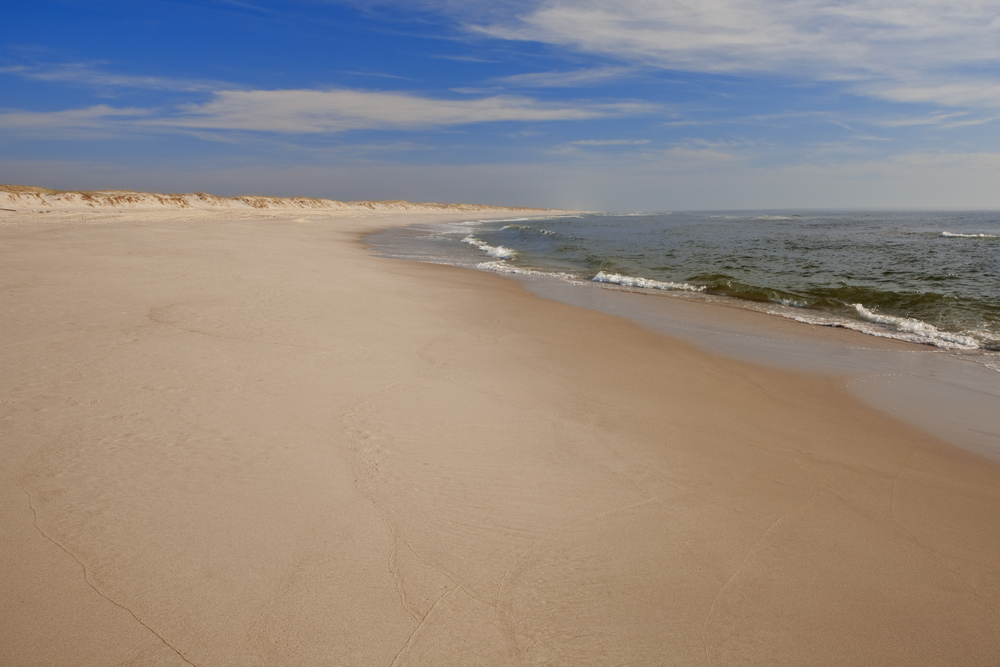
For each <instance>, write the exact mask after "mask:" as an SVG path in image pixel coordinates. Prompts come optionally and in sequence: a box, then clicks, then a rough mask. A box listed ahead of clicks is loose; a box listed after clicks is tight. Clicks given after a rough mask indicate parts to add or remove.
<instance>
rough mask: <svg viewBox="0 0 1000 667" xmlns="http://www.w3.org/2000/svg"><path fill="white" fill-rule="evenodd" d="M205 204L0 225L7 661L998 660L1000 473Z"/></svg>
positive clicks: (549, 305) (557, 308)
mask: <svg viewBox="0 0 1000 667" xmlns="http://www.w3.org/2000/svg"><path fill="white" fill-rule="evenodd" d="M49 203H50V204H51V202H49ZM223 208H225V210H215V209H210V210H209V209H204V210H203V209H199V208H196V207H182V206H178V205H175V204H171V205H163V206H161V207H159V208H157V207H150V206H146V207H145V208H143V207H139V209H136V210H132V209H127V208H121V207H115V206H109V207H108V208H107V209H106V210H104V209H102V210H92V209H94V207H90V208H88V209H86V210H85V214H84V213H80V211H79V210H75V209H74V210H69V209H68V208H67V209H66V210H65V211H64V212H60V211H59V210H55V209H45V210H50V211H52V212H50V213H40V212H38V213H27V212H25V211H24V210H21V211H14V212H0V216H3V217H0V254H2V258H0V284H2V294H3V296H2V300H3V313H4V317H3V318H2V321H0V332H2V336H0V340H2V343H0V344H2V347H3V361H2V371H0V420H2V421H0V424H2V433H3V439H2V447H3V450H2V456H3V465H2V466H0V497H2V502H0V535H3V548H2V550H0V662H3V664H6V665H38V664H44V665H97V664H107V665H198V666H199V667H203V666H208V665H234V666H235V665H316V664H329V665H386V666H388V665H396V666H402V665H447V664H455V665H528V664H552V665H613V664H629V665H663V664H671V665H751V664H759V665H823V664H828V665H853V664H878V665H917V664H919V665H956V664H961V665H996V664H1000V470H998V468H997V466H995V465H994V464H990V463H988V462H986V461H984V460H981V459H978V458H976V457H975V456H974V455H972V454H968V453H965V452H962V451H959V450H955V449H952V448H949V447H947V446H945V445H943V444H941V443H939V442H937V441H935V440H933V439H931V438H930V437H928V436H926V435H924V434H922V433H921V432H919V431H917V430H915V429H912V428H910V427H908V426H905V425H903V424H901V423H899V422H896V421H893V420H891V419H889V418H887V417H885V416H884V415H882V414H880V413H878V412H877V411H874V410H872V409H870V408H867V407H865V406H864V405H862V404H861V403H859V402H858V401H857V400H855V399H853V398H852V397H851V396H850V395H849V393H848V392H847V391H846V390H845V389H844V387H843V386H842V380H838V379H834V378H824V377H816V376H807V375H803V374H794V373H789V372H784V371H779V370H774V369H768V368H764V367H759V366H754V365H750V364H745V363H741V362H737V361H732V360H727V359H721V358H717V357H712V356H709V355H706V354H704V353H701V352H699V351H697V350H696V349H694V348H693V347H691V346H689V345H686V344H683V343H680V342H677V341H674V340H671V339H668V338H665V337H663V336H660V335H657V334H654V333H651V332H649V331H646V330H644V329H642V328H640V327H638V326H637V325H635V324H632V323H630V322H628V321H625V320H622V319H619V318H615V317H611V316H607V315H603V314H600V313H595V312H591V311H587V310H582V309H578V308H574V307H571V306H566V305H563V304H559V303H556V302H552V301H547V300H544V299H541V298H538V297H535V296H532V295H530V294H528V293H527V292H525V291H524V290H523V289H522V287H521V286H520V285H519V284H517V283H516V282H513V281H509V280H507V279H504V278H502V277H499V276H496V275H492V274H486V273H478V272H471V271H465V270H461V269H456V268H452V267H443V266H433V265H424V264H417V263H409V262H402V261H397V260H388V259H380V258H375V257H371V256H369V252H368V251H367V249H366V248H365V247H364V245H363V243H362V240H361V239H362V236H363V234H364V233H365V232H366V231H370V230H374V229H378V228H380V227H385V226H395V225H403V224H409V223H413V222H420V221H430V220H447V219H450V220H461V219H465V218H463V217H462V216H467V215H468V213H467V212H466V211H464V210H451V211H449V210H447V209H445V208H442V209H436V210H429V209H421V210H417V209H409V210H407V209H403V210H375V209H372V208H368V209H365V208H364V207H360V206H356V207H354V208H345V209H336V210H335V208H334V207H329V208H324V209H311V208H297V209H295V210H291V209H286V208H282V207H280V206H275V207H274V208H270V209H269V208H258V207H253V206H249V205H248V206H247V207H245V208H244V207H237V208H233V207H228V208H226V207H223ZM140 209H141V210H140ZM80 210H84V209H80ZM487 214H489V215H501V214H502V212H501V211H496V210H494V211H483V212H480V213H476V215H477V216H478V215H487Z"/></svg>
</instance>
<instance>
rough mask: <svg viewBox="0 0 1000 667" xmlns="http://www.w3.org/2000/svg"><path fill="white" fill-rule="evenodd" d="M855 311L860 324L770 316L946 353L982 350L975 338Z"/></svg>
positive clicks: (921, 323)
mask: <svg viewBox="0 0 1000 667" xmlns="http://www.w3.org/2000/svg"><path fill="white" fill-rule="evenodd" d="M853 307H854V311H855V313H857V315H858V317H859V318H861V320H860V321H858V320H854V319H851V318H847V317H840V316H837V315H829V314H823V313H820V312H818V311H813V312H812V313H811V314H808V315H807V314H804V313H802V312H801V311H799V312H793V311H791V310H787V311H785V310H771V311H770V312H772V313H773V314H775V315H781V316H782V317H787V318H788V319H791V320H795V321H796V322H802V323H804V324H818V325H820V326H828V327H840V328H843V329H852V330H854V331H859V332H861V333H864V334H868V335H869V336H878V337H879V338H892V339H894V340H901V341H904V342H907V343H919V344H921V345H933V346H935V347H940V348H942V349H946V350H965V351H968V350H979V349H981V345H980V344H979V341H978V340H977V339H976V338H975V337H973V336H967V335H963V334H959V333H953V332H950V331H942V330H940V329H938V328H937V327H935V326H934V325H932V324H928V323H927V322H924V321H921V320H918V319H914V318H911V317H895V316H893V315H884V314H882V313H878V312H875V311H873V310H869V309H868V308H865V307H864V306H863V305H862V304H860V303H856V304H853Z"/></svg>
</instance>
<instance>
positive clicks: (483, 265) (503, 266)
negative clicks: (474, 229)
mask: <svg viewBox="0 0 1000 667" xmlns="http://www.w3.org/2000/svg"><path fill="white" fill-rule="evenodd" d="M476 268H478V269H485V270H487V271H496V272H497V273H510V274H514V275H518V276H546V277H549V278H561V279H562V280H571V281H575V280H577V277H576V276H574V275H573V274H570V273H561V272H558V271H539V270H538V269H525V268H523V267H520V266H515V265H513V264H508V263H507V262H504V261H503V260H500V261H494V262H480V263H479V264H477V265H476Z"/></svg>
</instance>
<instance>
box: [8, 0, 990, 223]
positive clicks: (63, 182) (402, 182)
mask: <svg viewBox="0 0 1000 667" xmlns="http://www.w3.org/2000/svg"><path fill="white" fill-rule="evenodd" d="M0 37H2V42H0V183H8V184H20V185H38V186H42V187H48V188H53V189H66V190H77V189H131V190H143V191H156V192H193V191H200V192H210V193H212V194H217V195H229V196H231V195H238V194H267V195H278V196H308V197H326V198H331V199H338V200H342V201H352V200H365V199H375V200H386V199H407V200H410V201H445V202H466V203H488V204H506V205H525V206H550V207H568V208H580V209H588V210H614V211H640V210H656V211H661V210H692V209H716V210H719V209H750V208H753V209H760V208H945V209H948V208H951V209H966V208H972V209H977V208H978V209H996V208H1000V132H998V128H1000V0H985V1H979V0H971V1H964V2H963V1H961V0H950V1H944V0H905V1H904V0H617V1H616V2H609V1H607V0H492V1H490V2H487V1H481V0H383V1H379V0H373V1H369V2H362V1H360V0H296V1H289V2H271V1H268V0H248V1H247V2H244V1H242V0H204V1H201V2H195V1H194V0H144V1H143V2H135V1H134V0H130V1H119V0H34V1H33V2H30V3H28V2H22V3H13V4H11V6H9V7H7V8H6V9H5V16H4V21H3V24H2V25H0Z"/></svg>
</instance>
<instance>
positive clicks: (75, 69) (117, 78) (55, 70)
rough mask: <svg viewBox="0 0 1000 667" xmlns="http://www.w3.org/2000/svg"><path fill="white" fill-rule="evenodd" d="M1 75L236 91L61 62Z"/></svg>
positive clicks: (151, 87) (167, 89) (169, 89)
mask: <svg viewBox="0 0 1000 667" xmlns="http://www.w3.org/2000/svg"><path fill="white" fill-rule="evenodd" d="M0 73H3V74H13V75H16V76H19V77H22V78H25V79H33V80H35V81H52V82H57V83H70V84H73V85H78V86H86V87H91V88H103V89H118V88H131V89H139V90H158V91H164V92H207V91H211V90H218V89H220V88H234V87H236V86H234V85H233V84H231V83H223V82H220V81H207V80H199V79H173V78H169V77H159V76H134V75H129V74H114V73H111V72H107V71H105V70H104V69H103V68H102V67H101V63H90V62H85V63H61V64H58V65H46V66H26V65H17V66H11V67H2V68H0Z"/></svg>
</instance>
